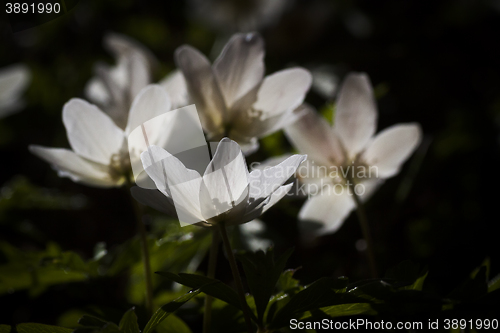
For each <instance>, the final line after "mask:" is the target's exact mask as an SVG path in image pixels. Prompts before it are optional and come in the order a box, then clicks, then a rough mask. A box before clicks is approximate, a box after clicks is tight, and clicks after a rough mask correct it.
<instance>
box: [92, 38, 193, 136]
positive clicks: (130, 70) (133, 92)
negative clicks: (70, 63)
mask: <svg viewBox="0 0 500 333" xmlns="http://www.w3.org/2000/svg"><path fill="white" fill-rule="evenodd" d="M104 46H105V47H106V48H107V49H108V50H109V51H110V52H111V53H112V54H113V56H114V57H115V58H116V65H114V66H110V65H108V64H104V63H99V64H97V65H96V66H95V73H96V76H95V77H93V78H92V79H90V80H89V82H88V83H87V86H86V88H85V94H86V96H87V98H88V99H89V100H90V101H92V102H93V103H95V104H97V105H98V106H99V107H100V108H101V110H103V111H104V112H106V113H107V114H108V115H109V116H110V117H111V119H113V121H114V122H115V124H116V125H118V127H120V128H122V129H124V128H125V126H127V118H128V112H129V110H130V107H131V106H132V102H133V101H134V99H135V97H136V96H137V94H138V93H139V92H140V91H141V90H142V89H143V88H144V87H146V86H147V85H148V84H150V83H151V72H152V69H153V67H155V66H156V62H157V60H156V58H155V57H154V55H153V54H152V53H151V52H150V51H149V50H147V49H146V48H145V47H144V46H143V45H141V44H140V43H138V42H137V41H134V40H133V39H131V38H129V37H127V36H124V35H120V34H115V33H110V34H108V35H106V36H105V37H104ZM159 84H160V85H161V86H163V87H164V88H165V89H166V90H167V92H168V93H169V95H170V98H171V103H172V108H174V109H176V108H178V107H181V106H186V105H187V90H186V83H185V81H184V78H183V76H182V74H181V73H180V72H179V71H174V72H172V73H171V74H170V75H168V76H167V77H166V78H165V79H163V80H161V81H160V82H159Z"/></svg>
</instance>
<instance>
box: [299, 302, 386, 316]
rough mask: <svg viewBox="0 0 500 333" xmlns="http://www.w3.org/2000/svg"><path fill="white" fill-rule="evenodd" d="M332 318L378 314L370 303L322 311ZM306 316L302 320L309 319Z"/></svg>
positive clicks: (327, 308) (333, 307)
mask: <svg viewBox="0 0 500 333" xmlns="http://www.w3.org/2000/svg"><path fill="white" fill-rule="evenodd" d="M320 310H321V311H322V312H324V313H325V314H327V315H329V316H330V317H342V316H354V315H360V314H366V315H375V314H377V312H376V311H375V310H373V309H372V307H371V305H370V303H350V304H339V305H332V306H328V307H324V308H321V309H320ZM307 317H308V316H304V317H302V318H300V319H304V318H307Z"/></svg>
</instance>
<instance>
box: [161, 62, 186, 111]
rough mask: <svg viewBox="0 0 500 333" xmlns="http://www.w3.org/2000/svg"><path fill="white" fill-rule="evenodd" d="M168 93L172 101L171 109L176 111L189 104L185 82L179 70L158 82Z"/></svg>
mask: <svg viewBox="0 0 500 333" xmlns="http://www.w3.org/2000/svg"><path fill="white" fill-rule="evenodd" d="M158 84H159V85H160V86H162V87H163V88H164V89H165V90H166V91H167V93H168V96H169V97H170V100H171V101H172V109H177V108H180V107H183V106H186V105H188V104H189V102H188V92H187V86H186V80H185V79H184V75H182V72H181V71H180V70H175V71H173V72H172V73H170V74H169V75H167V76H166V77H165V78H164V79H163V80H161V81H160V82H158Z"/></svg>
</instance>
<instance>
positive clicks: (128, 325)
mask: <svg viewBox="0 0 500 333" xmlns="http://www.w3.org/2000/svg"><path fill="white" fill-rule="evenodd" d="M120 332H123V333H140V332H141V331H140V330H139V325H138V324H137V316H136V314H135V312H134V308H132V309H130V310H128V311H127V312H125V314H124V315H123V317H122V320H120Z"/></svg>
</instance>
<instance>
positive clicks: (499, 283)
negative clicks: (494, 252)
mask: <svg viewBox="0 0 500 333" xmlns="http://www.w3.org/2000/svg"><path fill="white" fill-rule="evenodd" d="M498 288H500V274H498V275H497V276H495V277H494V278H493V279H491V281H490V282H488V292H489V293H491V292H492V291H495V290H497V289H498Z"/></svg>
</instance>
